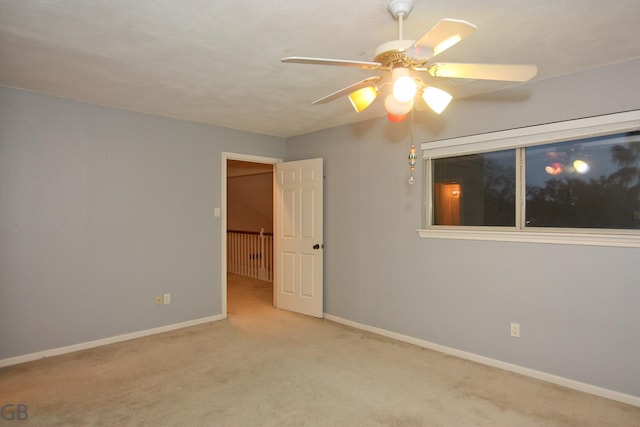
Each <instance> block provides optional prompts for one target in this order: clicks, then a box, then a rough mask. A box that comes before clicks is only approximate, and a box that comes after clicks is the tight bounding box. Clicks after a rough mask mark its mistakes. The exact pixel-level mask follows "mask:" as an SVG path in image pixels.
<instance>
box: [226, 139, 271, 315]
mask: <svg viewBox="0 0 640 427" xmlns="http://www.w3.org/2000/svg"><path fill="white" fill-rule="evenodd" d="M227 160H240V161H242V162H254V163H264V164H271V165H275V164H276V163H281V162H282V159H278V158H274V157H261V156H254V155H251V154H240V153H230V152H226V151H223V152H222V167H221V168H220V169H221V171H222V179H221V187H222V188H221V191H220V211H221V212H220V245H221V246H220V254H221V256H222V259H221V261H220V272H221V274H220V288H221V289H220V295H221V297H220V298H221V299H220V301H221V307H222V313H221V314H222V316H223V318H225V319H226V318H227ZM274 218H275V216H274Z"/></svg>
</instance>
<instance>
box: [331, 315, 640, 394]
mask: <svg viewBox="0 0 640 427" xmlns="http://www.w3.org/2000/svg"><path fill="white" fill-rule="evenodd" d="M324 318H325V319H327V320H330V321H332V322H336V323H341V324H343V325H347V326H351V327H353V328H356V329H361V330H364V331H368V332H373V333H375V334H378V335H382V336H385V337H388V338H393V339H395V340H398V341H402V342H406V343H409V344H414V345H417V346H418V347H423V348H428V349H430V350H435V351H438V352H440V353H445V354H449V355H451V356H456V357H459V358H461V359H467V360H471V361H474V362H478V363H481V364H483V365H487V366H492V367H494V368H499V369H503V370H505V371H510V372H515V373H517V374H521V375H525V376H527V377H531V378H535V379H538V380H542V381H546V382H549V383H553V384H557V385H561V386H564V387H568V388H571V389H574V390H578V391H582V392H585V393H589V394H593V395H596V396H600V397H604V398H607V399H611V400H616V401H618V402H622V403H626V404H629V405H633V406H638V407H640V397H638V396H632V395H630V394H625V393H620V392H617V391H613V390H608V389H606V388H602V387H598V386H595V385H591V384H587V383H583V382H580V381H575V380H572V379H569V378H564V377H560V376H557V375H553V374H549V373H546V372H542V371H537V370H535V369H529V368H525V367H523V366H518V365H514V364H511V363H507V362H502V361H500V360H496V359H492V358H490V357H484V356H480V355H478V354H474V353H469V352H466V351H462V350H457V349H455V348H451V347H447V346H444V345H440V344H435V343H432V342H429V341H425V340H422V339H419V338H415V337H411V336H408V335H403V334H399V333H396V332H391V331H387V330H386V329H381V328H376V327H374V326H369V325H365V324H363V323H358V322H353V321H351V320H347V319H343V318H341V317H338V316H334V315H331V314H327V313H324Z"/></svg>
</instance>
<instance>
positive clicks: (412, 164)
mask: <svg viewBox="0 0 640 427" xmlns="http://www.w3.org/2000/svg"><path fill="white" fill-rule="evenodd" d="M410 135H411V147H409V170H410V171H411V176H410V177H409V184H411V185H413V184H415V183H416V179H415V178H414V177H413V171H415V170H416V160H417V159H418V155H417V154H416V147H415V145H413V110H411V129H410Z"/></svg>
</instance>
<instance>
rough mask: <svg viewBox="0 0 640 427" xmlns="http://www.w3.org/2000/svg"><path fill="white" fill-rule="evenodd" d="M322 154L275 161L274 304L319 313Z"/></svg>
mask: <svg viewBox="0 0 640 427" xmlns="http://www.w3.org/2000/svg"><path fill="white" fill-rule="evenodd" d="M322 180H323V176H322V159H310V160H300V161H295V162H286V163H278V164H276V178H275V184H276V188H275V195H276V200H275V216H276V221H275V230H274V237H275V239H274V240H275V242H274V246H275V256H274V268H275V274H274V278H275V286H274V289H275V293H274V299H275V304H276V307H278V308H282V309H285V310H291V311H295V312H297V313H302V314H306V315H309V316H315V317H323V306H322V301H323V294H322V293H323V284H322V262H323V243H322V225H323V224H322V221H323V218H322V184H323V183H322Z"/></svg>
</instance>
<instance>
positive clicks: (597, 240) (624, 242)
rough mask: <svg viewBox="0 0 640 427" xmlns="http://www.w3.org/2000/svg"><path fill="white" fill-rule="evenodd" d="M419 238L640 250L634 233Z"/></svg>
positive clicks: (442, 232) (450, 233)
mask: <svg viewBox="0 0 640 427" xmlns="http://www.w3.org/2000/svg"><path fill="white" fill-rule="evenodd" d="M416 231H417V232H418V235H419V236H420V237H422V238H426V239H458V240H485V241H494V242H520V243H554V244H561V245H585V246H616V247H625V248H640V234H638V233H637V232H630V233H628V234H627V233H625V234H622V233H621V234H606V233H598V232H593V233H574V232H570V231H567V232H563V231H555V230H554V231H539V230H535V231H521V230H516V229H512V230H507V231H502V230H500V231H498V230H495V229H493V230H478V229H468V228H463V229H452V228H429V229H418V230H416Z"/></svg>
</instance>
